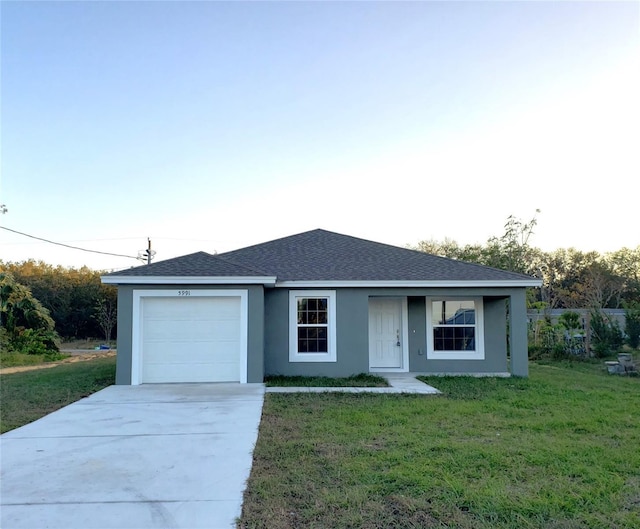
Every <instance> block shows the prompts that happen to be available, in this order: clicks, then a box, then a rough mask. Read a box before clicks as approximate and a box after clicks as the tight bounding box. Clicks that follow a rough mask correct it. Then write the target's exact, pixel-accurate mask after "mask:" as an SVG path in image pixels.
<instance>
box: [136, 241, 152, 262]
mask: <svg viewBox="0 0 640 529" xmlns="http://www.w3.org/2000/svg"><path fill="white" fill-rule="evenodd" d="M155 254H156V252H155V251H153V250H152V249H151V238H149V237H147V249H146V250H140V251H139V252H138V259H139V260H140V261H147V264H148V265H149V264H151V259H153V256H154V255H155Z"/></svg>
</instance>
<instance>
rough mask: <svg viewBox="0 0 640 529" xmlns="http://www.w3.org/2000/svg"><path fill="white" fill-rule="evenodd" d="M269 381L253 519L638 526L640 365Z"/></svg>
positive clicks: (285, 523) (249, 505)
mask: <svg viewBox="0 0 640 529" xmlns="http://www.w3.org/2000/svg"><path fill="white" fill-rule="evenodd" d="M425 381H426V382H427V383H429V384H430V385H433V386H435V387H437V388H438V389H440V390H441V391H443V395H441V396H422V395H420V396H414V395H406V396H403V395H377V394H375V395H374V394H321V395H318V394H312V395H310V394H267V396H266V401H265V406H264V411H263V419H262V423H261V426H260V434H259V439H258V443H257V446H256V450H255V453H254V466H253V469H252V472H251V477H250V480H249V483H248V488H247V491H246V493H245V502H244V506H243V512H242V517H241V519H240V522H239V526H240V527H243V528H269V529H279V528H363V529H367V528H436V527H438V528H444V527H447V528H460V529H467V528H468V529H472V528H473V529H489V528H491V529H496V528H503V529H504V528H539V529H542V528H544V529H586V528H603V529H604V528H608V529H611V528H618V529H622V528H624V529H632V528H633V529H637V528H638V527H640V378H626V377H619V376H611V375H607V374H606V373H605V372H604V370H603V368H602V363H601V362H599V363H598V364H557V363H556V364H550V365H539V364H538V365H536V364H533V365H532V366H531V377H530V378H529V379H493V378H485V379H473V378H466V377H465V378H457V377H449V378H430V379H425Z"/></svg>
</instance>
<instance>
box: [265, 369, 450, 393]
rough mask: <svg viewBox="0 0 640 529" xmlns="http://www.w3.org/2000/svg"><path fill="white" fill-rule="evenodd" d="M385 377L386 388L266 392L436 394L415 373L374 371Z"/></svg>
mask: <svg viewBox="0 0 640 529" xmlns="http://www.w3.org/2000/svg"><path fill="white" fill-rule="evenodd" d="M376 374H378V375H380V376H382V377H384V378H386V379H387V381H388V382H389V387H387V388H366V387H343V388H340V387H337V388H320V387H268V388H267V392H268V393H420V394H423V395H437V394H439V393H440V391H438V390H437V389H436V388H434V387H432V386H429V385H427V384H425V383H424V382H420V381H419V380H418V379H417V378H416V375H415V373H376Z"/></svg>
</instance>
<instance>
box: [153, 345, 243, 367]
mask: <svg viewBox="0 0 640 529" xmlns="http://www.w3.org/2000/svg"><path fill="white" fill-rule="evenodd" d="M149 345H150V346H152V347H153V353H152V354H150V355H147V356H148V357H147V358H145V359H144V363H145V365H146V364H151V363H155V364H158V363H160V364H197V363H215V364H218V363H225V362H232V363H236V364H237V363H238V362H239V361H240V347H239V346H238V344H237V342H222V343H216V344H215V345H213V346H211V344H209V343H208V342H200V343H198V342H188V343H185V342H158V343H155V344H149Z"/></svg>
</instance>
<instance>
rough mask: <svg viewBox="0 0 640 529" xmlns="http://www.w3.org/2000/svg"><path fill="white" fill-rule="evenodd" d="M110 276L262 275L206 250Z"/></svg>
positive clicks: (120, 271)
mask: <svg viewBox="0 0 640 529" xmlns="http://www.w3.org/2000/svg"><path fill="white" fill-rule="evenodd" d="M107 275H108V276H126V277H128V276H140V277H154V276H164V277H176V276H187V277H196V276H197V277H207V276H210V277H262V276H265V275H268V274H264V273H262V272H260V271H258V270H255V269H252V268H249V267H246V266H243V265H241V264H234V263H231V262H229V261H227V260H225V259H220V258H219V257H218V256H216V255H211V254H209V253H206V252H196V253H192V254H189V255H183V256H182V257H175V258H174V259H167V260H166V261H158V262H157V263H151V264H149V265H144V266H137V267H135V268H129V269H127V270H119V271H118V272H113V273H111V274H107Z"/></svg>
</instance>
